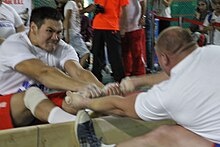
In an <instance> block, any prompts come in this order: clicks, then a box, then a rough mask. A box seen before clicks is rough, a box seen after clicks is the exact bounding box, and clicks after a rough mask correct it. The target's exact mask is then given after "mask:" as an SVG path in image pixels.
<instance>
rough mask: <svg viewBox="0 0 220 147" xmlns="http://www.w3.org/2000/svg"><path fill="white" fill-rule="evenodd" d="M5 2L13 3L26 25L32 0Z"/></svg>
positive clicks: (7, 0) (7, 2) (6, 1)
mask: <svg viewBox="0 0 220 147" xmlns="http://www.w3.org/2000/svg"><path fill="white" fill-rule="evenodd" d="M4 3H6V4H9V5H11V6H12V7H13V8H14V9H15V10H16V11H17V12H18V14H19V15H20V16H21V18H22V20H23V21H24V24H25V26H27V25H28V21H29V17H30V15H31V10H32V0H4Z"/></svg>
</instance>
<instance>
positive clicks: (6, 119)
mask: <svg viewBox="0 0 220 147" xmlns="http://www.w3.org/2000/svg"><path fill="white" fill-rule="evenodd" d="M11 96H12V94H10V95H5V96H0V130H4V129H9V128H13V123H12V119H11V114H10V101H11Z"/></svg>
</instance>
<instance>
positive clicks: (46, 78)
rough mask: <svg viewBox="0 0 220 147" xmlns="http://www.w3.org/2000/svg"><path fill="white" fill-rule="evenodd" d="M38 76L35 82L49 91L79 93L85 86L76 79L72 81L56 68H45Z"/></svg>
mask: <svg viewBox="0 0 220 147" xmlns="http://www.w3.org/2000/svg"><path fill="white" fill-rule="evenodd" d="M39 75H40V76H38V78H37V79H36V80H37V81H39V82H40V83H42V84H43V85H45V86H46V87H48V88H51V89H57V90H71V91H79V90H81V89H83V88H84V86H85V85H86V83H83V82H82V81H79V80H77V79H74V80H73V79H72V78H71V77H69V76H67V75H66V74H65V73H63V72H62V71H60V70H59V69H56V68H47V69H45V71H42V72H41V73H40V74H39Z"/></svg>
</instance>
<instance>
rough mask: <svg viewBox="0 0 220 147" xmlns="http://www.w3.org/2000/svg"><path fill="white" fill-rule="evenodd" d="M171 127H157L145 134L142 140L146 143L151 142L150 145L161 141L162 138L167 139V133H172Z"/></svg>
mask: <svg viewBox="0 0 220 147" xmlns="http://www.w3.org/2000/svg"><path fill="white" fill-rule="evenodd" d="M174 130H175V129H174V128H173V126H169V125H162V126H160V127H158V128H157V129H155V130H153V131H151V132H150V133H147V134H145V135H143V136H142V139H143V140H145V141H146V142H151V143H154V142H155V143H156V142H158V140H161V139H162V138H167V137H169V135H168V134H167V133H168V132H169V134H170V133H172V132H174Z"/></svg>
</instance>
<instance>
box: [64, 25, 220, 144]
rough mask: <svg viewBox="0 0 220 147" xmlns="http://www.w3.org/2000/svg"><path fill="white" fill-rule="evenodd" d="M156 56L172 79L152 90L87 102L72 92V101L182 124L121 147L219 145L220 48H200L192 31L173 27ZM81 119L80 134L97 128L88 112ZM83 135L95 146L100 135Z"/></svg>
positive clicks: (76, 105)
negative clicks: (94, 127) (95, 141)
mask: <svg viewBox="0 0 220 147" xmlns="http://www.w3.org/2000/svg"><path fill="white" fill-rule="evenodd" d="M156 52H157V55H158V59H159V62H160V65H161V67H162V68H163V70H164V72H165V73H166V74H167V75H168V76H169V78H168V79H167V80H165V81H163V82H161V83H159V84H156V85H154V86H153V87H152V88H151V89H149V90H148V91H147V92H141V93H135V94H131V95H128V96H126V97H119V96H108V97H103V98H99V99H88V98H82V97H81V96H80V95H79V94H75V93H71V92H68V93H67V95H68V97H67V99H66V100H67V102H68V103H69V104H70V105H72V106H73V107H74V108H75V109H87V108H88V109H91V110H94V111H97V112H103V113H106V114H113V115H119V116H128V117H132V118H135V119H142V120H144V121H158V120H163V119H172V120H174V121H176V123H177V124H176V125H166V126H161V127H159V128H157V129H156V130H154V131H152V132H150V133H147V134H145V135H143V136H139V137H136V138H133V139H131V140H128V141H125V142H122V143H120V144H118V145H117V147H122V146H123V147H134V146H138V147H146V146H156V147H194V146H203V147H218V146H219V145H220V138H219V132H220V115H219V113H220V107H219V106H220V87H219V86H218V85H219V84H220V80H219V79H217V78H216V77H218V76H219V74H220V69H218V68H215V67H216V66H217V65H218V64H219V62H220V58H219V56H220V50H219V47H218V46H215V45H212V46H205V47H203V48H200V47H198V46H197V44H196V43H195V41H194V40H193V38H192V36H191V34H190V33H189V31H188V30H187V29H183V28H181V27H170V28H168V29H166V30H164V31H163V32H161V34H160V35H159V38H158V40H157V43H156ZM204 67H205V68H206V70H205V71H204ZM210 71H212V72H210ZM201 79H202V80H201ZM121 88H122V87H121ZM122 89H123V88H122ZM78 116H79V117H78ZM78 116H77V117H78V118H81V119H80V120H79V121H78V122H80V123H79V124H78V125H77V127H78V130H80V131H81V132H88V131H85V130H88V129H89V130H92V129H91V128H88V125H87V124H89V126H90V127H91V126H92V124H91V123H92V122H91V121H90V120H89V119H88V117H87V118H86V117H85V116H86V114H85V113H81V116H80V115H78ZM83 116H84V117H83ZM84 118H86V119H84ZM83 122H84V123H83ZM83 127H84V128H83ZM77 133H78V138H79V142H80V143H85V142H86V143H88V144H92V142H93V141H91V140H90V138H91V137H93V138H94V136H91V135H92V134H93V135H94V132H88V133H87V134H86V133H80V132H77ZM83 137H84V138H83ZM82 138H83V139H84V140H83V142H81V141H82ZM90 141H91V142H90ZM98 142H100V141H98Z"/></svg>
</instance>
